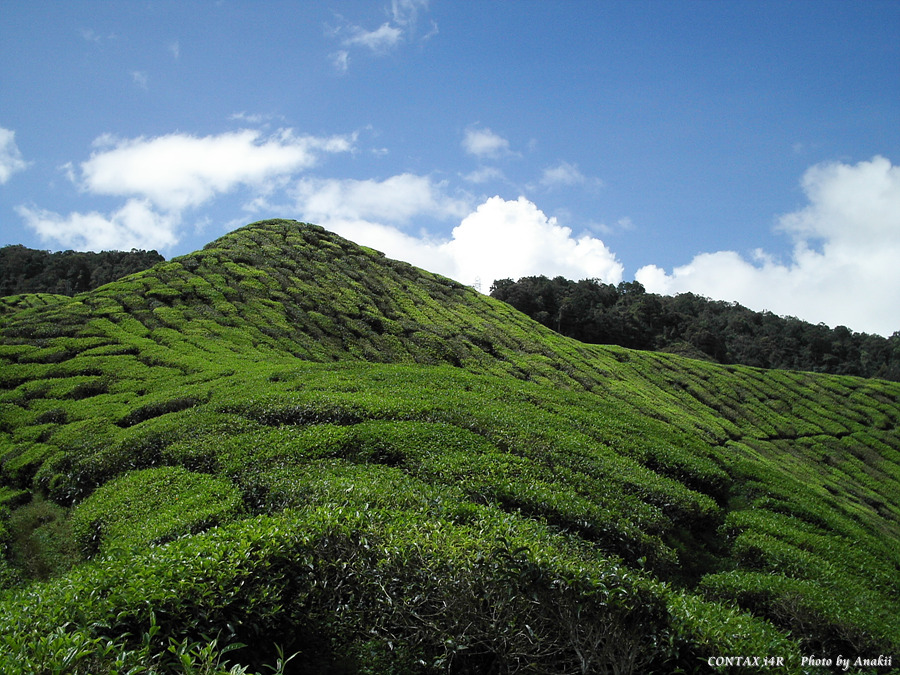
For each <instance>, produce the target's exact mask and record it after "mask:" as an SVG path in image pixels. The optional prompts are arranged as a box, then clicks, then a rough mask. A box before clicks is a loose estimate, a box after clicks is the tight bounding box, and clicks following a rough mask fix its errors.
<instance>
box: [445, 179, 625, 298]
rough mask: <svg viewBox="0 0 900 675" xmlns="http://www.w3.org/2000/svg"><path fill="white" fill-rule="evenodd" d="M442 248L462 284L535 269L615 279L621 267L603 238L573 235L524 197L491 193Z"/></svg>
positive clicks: (571, 276)
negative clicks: (492, 194) (513, 197)
mask: <svg viewBox="0 0 900 675" xmlns="http://www.w3.org/2000/svg"><path fill="white" fill-rule="evenodd" d="M441 248H442V250H443V251H444V252H446V253H447V254H448V255H449V257H450V258H451V259H452V261H453V264H454V267H455V271H454V273H453V274H451V275H450V276H453V277H454V278H456V279H458V280H460V281H463V282H464V283H473V282H474V280H475V279H476V278H477V279H480V280H481V282H482V283H483V284H490V283H491V282H493V281H496V280H497V279H503V278H507V277H509V278H513V279H517V278H519V277H523V276H529V275H537V274H544V275H547V276H549V277H553V276H557V275H562V276H564V277H567V278H569V279H585V278H593V277H596V278H600V279H603V280H604V281H606V282H608V283H618V282H619V281H621V280H622V273H623V271H624V268H623V267H622V264H621V263H620V262H619V261H618V260H616V257H615V254H613V253H612V251H610V250H609V249H608V248H607V247H606V245H605V244H604V243H603V242H602V241H601V240H599V239H596V238H594V237H590V236H587V235H584V236H581V237H577V238H576V237H575V236H573V234H572V230H571V229H570V228H568V227H563V226H561V225H559V224H558V223H557V221H556V218H548V217H547V216H546V215H544V213H543V211H541V210H540V209H538V208H537V206H535V204H533V203H532V202H530V201H528V200H527V199H525V198H524V197H519V199H518V200H516V201H508V200H504V199H501V198H500V197H491V198H490V199H488V200H487V201H485V202H484V203H483V204H481V205H480V206H479V207H478V208H477V209H476V210H475V212H474V213H471V214H469V215H468V216H466V217H465V218H464V219H463V221H462V222H461V223H460V224H459V225H458V226H457V227H456V228H454V230H453V234H452V239H451V240H450V241H449V242H447V243H446V244H444V245H442V247H441Z"/></svg>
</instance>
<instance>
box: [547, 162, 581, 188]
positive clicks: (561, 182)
mask: <svg viewBox="0 0 900 675" xmlns="http://www.w3.org/2000/svg"><path fill="white" fill-rule="evenodd" d="M586 180H587V179H586V178H585V177H584V175H583V174H582V173H581V171H579V170H578V167H577V166H575V165H574V164H569V163H568V162H560V163H559V164H557V165H556V166H552V167H548V168H546V169H544V173H543V174H542V175H541V185H543V186H544V187H546V188H554V187H560V186H570V185H581V184H582V183H584V182H585V181H586Z"/></svg>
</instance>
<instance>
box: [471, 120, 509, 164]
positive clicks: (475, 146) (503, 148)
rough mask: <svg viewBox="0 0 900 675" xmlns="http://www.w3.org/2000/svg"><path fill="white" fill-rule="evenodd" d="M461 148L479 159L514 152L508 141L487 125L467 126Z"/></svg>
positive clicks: (494, 157) (496, 157)
mask: <svg viewBox="0 0 900 675" xmlns="http://www.w3.org/2000/svg"><path fill="white" fill-rule="evenodd" d="M462 147H463V149H464V150H465V151H466V152H467V153H469V154H470V155H474V156H475V157H478V158H481V159H498V158H500V157H505V156H508V155H513V154H515V153H513V152H512V150H510V147H509V141H508V140H506V139H505V138H503V136H500V135H499V134H496V133H494V132H493V131H491V130H490V129H488V128H487V127H482V128H478V127H474V126H472V127H469V128H468V129H466V131H465V134H464V136H463V140H462Z"/></svg>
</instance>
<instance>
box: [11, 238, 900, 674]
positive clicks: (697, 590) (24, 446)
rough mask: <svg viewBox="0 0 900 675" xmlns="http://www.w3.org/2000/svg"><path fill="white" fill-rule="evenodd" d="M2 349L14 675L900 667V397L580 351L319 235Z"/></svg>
mask: <svg viewBox="0 0 900 675" xmlns="http://www.w3.org/2000/svg"><path fill="white" fill-rule="evenodd" d="M0 337H2V341H0V359H2V369H0V466H2V469H0V484H2V486H3V487H0V504H3V505H5V513H4V514H3V517H2V519H0V523H2V525H0V539H2V540H3V541H4V542H5V547H6V555H5V557H4V559H3V562H0V579H2V582H0V583H2V584H3V586H4V587H5V588H6V590H5V591H4V592H3V595H2V597H0V645H2V647H3V648H2V649H0V671H2V672H4V673H6V672H9V673H19V672H21V673H25V672H28V673H31V672H84V673H102V672H151V671H152V672H157V671H158V672H185V673H187V672H228V671H229V668H232V666H233V667H234V670H232V672H244V671H241V668H247V669H249V670H251V671H253V672H256V671H262V670H264V669H265V668H266V667H267V666H268V667H270V668H271V669H273V670H279V669H280V670H281V671H283V672H289V673H291V672H294V673H317V672H354V673H355V672H360V673H362V672H371V673H382V672H409V673H413V672H459V673H462V672H473V673H475V672H477V673H482V672H484V673H491V672H496V673H507V672H555V673H566V672H598V673H607V672H609V673H613V672H615V673H631V672H634V673H650V672H659V673H671V672H678V670H679V669H681V670H682V671H686V672H713V671H714V672H757V671H758V670H759V668H757V667H755V666H750V667H744V665H743V664H741V665H728V666H724V667H718V668H714V667H712V666H710V659H712V663H713V665H715V664H716V663H717V662H716V659H717V658H721V659H723V660H722V661H719V662H718V663H719V664H724V663H726V661H724V659H726V658H730V659H731V660H730V661H728V662H727V663H729V664H734V663H735V661H734V657H736V656H742V657H759V659H760V663H763V659H765V658H772V659H777V658H781V659H783V668H781V671H782V672H818V669H817V668H816V667H814V666H809V665H808V663H805V662H804V658H807V659H808V658H810V657H817V658H819V657H821V658H826V657H829V656H830V657H831V658H835V657H836V655H837V654H842V655H844V656H846V655H852V656H853V659H856V658H857V657H860V658H876V659H877V657H878V656H879V655H890V654H898V653H900V618H898V617H900V546H898V545H897V542H898V538H900V454H898V453H900V434H898V426H900V385H898V384H897V383H892V382H887V381H882V380H876V379H862V378H856V377H848V376H835V375H823V374H813V373H807V372H798V371H766V370H761V369H756V368H750V367H743V366H734V365H732V366H723V365H719V364H714V363H709V362H705V361H699V360H693V359H687V358H683V357H679V356H676V355H673V354H664V353H651V352H641V351H634V350H629V349H625V348H622V347H604V346H598V345H587V344H583V343H580V342H577V341H575V340H572V339H569V338H566V337H563V336H561V335H558V334H556V333H554V332H553V331H551V330H549V329H547V328H545V327H544V326H542V325H540V324H538V323H536V322H534V321H532V320H531V319H529V318H528V317H526V316H525V315H523V314H522V313H520V312H518V311H516V310H515V309H513V308H512V307H510V306H509V305H507V304H505V303H503V302H501V301H499V300H495V299H493V298H489V297H485V296H483V295H481V294H480V293H477V292H476V291H475V290H473V289H470V288H467V287H465V286H462V285H460V284H457V283H455V282H452V281H450V280H448V279H445V278H442V277H439V276H436V275H434V274H431V273H429V272H426V271H424V270H420V269H417V268H414V267H412V266H410V265H407V264H405V263H401V262H397V261H393V260H390V259H388V258H386V257H384V256H383V255H382V254H380V253H379V252H377V251H374V250H372V249H368V248H365V247H360V246H357V245H355V244H353V243H351V242H349V241H346V240H344V239H342V238H340V237H338V236H336V235H334V234H331V233H329V232H327V231H325V230H323V229H322V228H319V227H317V226H314V225H308V224H301V223H296V222H294V221H265V222H262V223H255V224H252V225H249V226H247V227H245V228H242V229H240V230H237V231H235V232H233V233H231V234H229V235H227V236H225V237H223V238H221V239H219V240H217V241H215V242H212V243H211V244H209V245H208V246H207V247H206V248H205V249H203V250H201V251H198V252H196V253H193V254H190V255H187V256H183V257H180V258H176V259H173V260H170V261H168V262H163V263H160V264H158V265H156V266H154V267H153V268H151V269H149V270H146V271H143V272H139V273H137V274H134V275H131V276H129V277H127V278H125V279H122V280H120V281H118V282H114V283H112V284H108V285H106V286H103V287H101V288H98V289H96V290H94V291H91V292H88V293H83V294H80V295H77V296H75V297H71V298H68V297H64V296H26V297H25V298H23V299H22V300H21V301H20V302H18V303H17V305H16V306H15V307H11V308H9V311H8V312H7V313H5V314H3V315H0ZM293 654H297V656H296V657H295V658H293V659H292V660H291V661H290V662H288V663H285V659H286V657H287V656H288V655H293ZM226 664H227V665H226ZM42 669H43V670H42ZM855 671H856V672H885V671H884V669H881V670H877V668H875V667H871V668H862V669H860V668H855ZM822 672H828V671H827V670H822Z"/></svg>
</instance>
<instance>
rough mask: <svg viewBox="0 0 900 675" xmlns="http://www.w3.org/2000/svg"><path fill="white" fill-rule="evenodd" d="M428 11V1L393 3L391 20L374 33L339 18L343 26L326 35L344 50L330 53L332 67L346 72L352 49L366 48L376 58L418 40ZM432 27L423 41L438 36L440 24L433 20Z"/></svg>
mask: <svg viewBox="0 0 900 675" xmlns="http://www.w3.org/2000/svg"><path fill="white" fill-rule="evenodd" d="M427 9H428V0H392V2H391V4H390V7H389V9H388V11H387V14H388V16H389V17H390V20H388V21H385V22H384V23H382V24H381V25H380V26H379V27H378V28H375V29H373V30H369V29H366V28H363V27H362V26H359V25H356V24H352V23H349V22H347V21H345V20H344V18H343V17H341V16H337V17H336V18H337V19H338V21H339V22H340V25H339V26H338V27H336V28H332V27H328V28H327V29H326V34H327V35H328V36H329V37H331V38H334V39H338V40H339V42H340V46H341V47H344V48H345V49H341V50H338V51H336V52H332V53H331V54H329V58H330V59H331V62H332V65H334V67H335V69H336V70H337V71H338V72H340V73H345V72H347V69H348V68H349V66H350V50H352V49H363V50H366V51H368V52H369V53H371V54H374V55H377V56H381V55H384V54H388V53H390V52H392V51H394V50H395V49H397V48H398V47H399V46H400V44H402V43H403V42H408V41H410V40H411V39H412V38H414V37H415V34H416V24H417V21H418V16H419V11H420V10H427ZM431 26H432V29H431V31H429V32H428V34H426V35H425V36H424V37H422V38H420V40H421V42H424V41H426V40H428V39H430V38H431V37H433V36H434V35H437V32H438V29H437V24H436V23H435V22H434V21H432V22H431Z"/></svg>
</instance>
